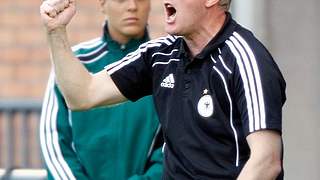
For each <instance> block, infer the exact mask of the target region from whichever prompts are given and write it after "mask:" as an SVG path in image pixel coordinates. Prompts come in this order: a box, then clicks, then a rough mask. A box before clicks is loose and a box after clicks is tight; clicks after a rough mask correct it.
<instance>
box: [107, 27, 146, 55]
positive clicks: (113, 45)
mask: <svg viewBox="0 0 320 180" xmlns="http://www.w3.org/2000/svg"><path fill="white" fill-rule="evenodd" d="M148 40H150V37H149V33H148V30H147V28H146V30H145V34H144V35H143V37H142V38H140V39H131V40H130V41H129V42H128V43H126V44H120V43H118V42H116V41H114V40H113V39H112V38H111V36H110V34H109V29H108V22H107V21H106V22H105V24H104V27H103V41H105V42H107V44H108V49H109V50H122V51H132V50H135V49H137V47H138V46H139V45H141V44H142V43H144V42H147V41H148Z"/></svg>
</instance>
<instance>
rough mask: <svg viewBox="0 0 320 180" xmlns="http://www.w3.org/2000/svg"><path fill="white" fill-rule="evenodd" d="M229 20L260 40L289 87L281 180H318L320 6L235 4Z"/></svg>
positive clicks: (288, 1) (247, 0) (255, 0)
mask: <svg viewBox="0 0 320 180" xmlns="http://www.w3.org/2000/svg"><path fill="white" fill-rule="evenodd" d="M233 3H234V4H233V7H232V11H233V15H234V17H235V19H237V20H238V22H239V23H240V24H244V25H245V26H246V27H248V28H249V29H251V30H253V31H254V32H255V34H256V35H257V36H258V38H259V39H261V40H262V41H263V42H264V44H265V45H266V46H267V48H268V49H269V50H270V52H271V54H272V55H273V57H274V59H275V61H276V62H277V64H278V65H279V66H280V69H281V70H282V72H283V75H284V77H285V79H286V82H287V91H286V92H287V102H286V104H285V106H284V109H283V110H284V112H283V139H284V145H285V152H284V153H285V154H284V155H285V156H284V166H285V179H288V180H301V179H306V180H319V179H320V44H319V42H320V20H319V17H320V15H319V14H320V1H319V0H306V1H298V0H281V1H279V0H233Z"/></svg>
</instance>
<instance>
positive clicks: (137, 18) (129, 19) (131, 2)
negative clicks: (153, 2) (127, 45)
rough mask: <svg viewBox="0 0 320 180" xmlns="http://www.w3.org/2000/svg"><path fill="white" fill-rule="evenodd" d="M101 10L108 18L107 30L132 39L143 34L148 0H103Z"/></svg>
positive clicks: (147, 14) (147, 15)
mask: <svg viewBox="0 0 320 180" xmlns="http://www.w3.org/2000/svg"><path fill="white" fill-rule="evenodd" d="M102 8H103V10H104V12H105V13H106V15H107V17H108V27H109V30H110V29H112V30H113V31H115V32H117V33H120V34H122V35H124V36H129V37H133V38H134V37H137V36H141V35H143V34H144V30H145V26H146V25H147V21H148V17H149V12H150V0H105V3H104V4H103V5H102Z"/></svg>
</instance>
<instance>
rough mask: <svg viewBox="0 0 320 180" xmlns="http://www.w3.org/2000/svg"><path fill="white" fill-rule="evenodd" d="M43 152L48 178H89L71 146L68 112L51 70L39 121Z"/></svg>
mask: <svg viewBox="0 0 320 180" xmlns="http://www.w3.org/2000/svg"><path fill="white" fill-rule="evenodd" d="M40 142H41V150H42V155H43V158H44V161H45V164H46V167H47V170H48V179H88V177H87V175H86V173H85V171H84V169H83V167H82V165H81V164H80V161H79V159H78V158H77V155H76V153H75V150H74V148H73V147H72V146H73V145H72V131H71V126H70V123H69V112H68V108H67V106H66V104H65V101H64V99H63V97H62V95H61V93H60V91H59V89H58V88H57V86H56V84H55V80H54V74H53V72H51V74H50V77H49V81H48V85H47V89H46V93H45V98H44V101H43V105H42V112H41V123H40Z"/></svg>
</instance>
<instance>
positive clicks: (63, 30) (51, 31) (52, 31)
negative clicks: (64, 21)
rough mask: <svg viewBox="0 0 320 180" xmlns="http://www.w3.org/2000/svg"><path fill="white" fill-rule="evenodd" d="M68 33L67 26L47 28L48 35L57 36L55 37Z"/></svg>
mask: <svg viewBox="0 0 320 180" xmlns="http://www.w3.org/2000/svg"><path fill="white" fill-rule="evenodd" d="M66 32H67V30H66V26H60V27H57V28H54V29H49V28H47V35H50V36H55V35H61V34H65V33H66Z"/></svg>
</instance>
